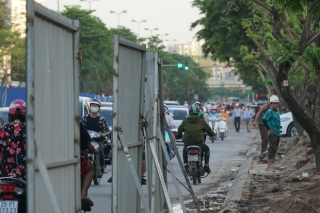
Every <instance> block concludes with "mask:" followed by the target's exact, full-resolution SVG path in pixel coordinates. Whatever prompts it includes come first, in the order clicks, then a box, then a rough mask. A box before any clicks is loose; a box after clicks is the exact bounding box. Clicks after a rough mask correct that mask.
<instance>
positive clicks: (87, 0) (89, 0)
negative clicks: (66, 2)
mask: <svg viewBox="0 0 320 213" xmlns="http://www.w3.org/2000/svg"><path fill="white" fill-rule="evenodd" d="M80 1H85V2H88V3H89V10H91V2H93V1H98V0H80Z"/></svg>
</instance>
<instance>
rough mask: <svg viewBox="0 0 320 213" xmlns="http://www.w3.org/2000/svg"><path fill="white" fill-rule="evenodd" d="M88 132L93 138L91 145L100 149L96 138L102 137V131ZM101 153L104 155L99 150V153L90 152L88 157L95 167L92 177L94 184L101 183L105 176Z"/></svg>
mask: <svg viewBox="0 0 320 213" xmlns="http://www.w3.org/2000/svg"><path fill="white" fill-rule="evenodd" d="M88 133H89V135H90V137H91V139H92V141H91V145H92V146H93V147H94V148H95V149H97V150H99V143H98V142H97V141H95V139H97V138H100V137H101V133H99V132H95V131H92V130H88ZM100 155H103V153H100V152H99V153H98V154H92V153H89V154H88V157H89V159H90V160H91V161H92V163H93V167H94V174H93V178H92V180H93V183H94V185H99V184H100V179H101V178H102V176H103V173H102V171H101V165H100Z"/></svg>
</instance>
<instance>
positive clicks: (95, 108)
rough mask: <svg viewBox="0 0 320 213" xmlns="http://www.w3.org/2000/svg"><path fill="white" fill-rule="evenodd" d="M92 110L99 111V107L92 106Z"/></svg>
mask: <svg viewBox="0 0 320 213" xmlns="http://www.w3.org/2000/svg"><path fill="white" fill-rule="evenodd" d="M90 110H91V112H93V113H96V112H98V111H99V107H90Z"/></svg>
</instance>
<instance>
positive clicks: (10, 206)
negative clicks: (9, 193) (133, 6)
mask: <svg viewBox="0 0 320 213" xmlns="http://www.w3.org/2000/svg"><path fill="white" fill-rule="evenodd" d="M0 213H18V201H12V200H11V201H3V200H1V201H0Z"/></svg>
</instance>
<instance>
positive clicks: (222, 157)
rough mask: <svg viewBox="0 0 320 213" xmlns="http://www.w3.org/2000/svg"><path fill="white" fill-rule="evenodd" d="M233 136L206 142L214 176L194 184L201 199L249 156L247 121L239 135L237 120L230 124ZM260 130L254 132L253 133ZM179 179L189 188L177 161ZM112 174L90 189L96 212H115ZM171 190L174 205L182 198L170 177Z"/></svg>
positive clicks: (185, 195)
mask: <svg viewBox="0 0 320 213" xmlns="http://www.w3.org/2000/svg"><path fill="white" fill-rule="evenodd" d="M227 123H228V129H229V135H228V137H227V138H225V139H224V140H223V141H222V140H221V139H218V140H217V141H215V142H214V143H211V141H210V140H207V141H206V143H207V145H208V146H209V148H210V156H211V157H210V169H211V174H210V175H209V176H208V177H207V178H204V179H202V183H201V184H198V185H196V186H194V185H192V187H193V190H194V192H195V193H196V195H197V196H200V195H201V194H203V193H205V192H206V191H210V189H212V188H213V187H215V186H217V185H218V184H219V183H220V182H222V181H224V180H225V178H226V176H227V175H230V173H232V172H233V171H235V170H236V169H237V168H238V167H239V166H240V165H241V162H242V161H243V160H244V159H245V156H244V155H243V154H239V152H240V153H245V152H244V150H246V149H247V148H248V147H247V144H248V143H249V142H250V138H251V133H247V130H246V126H245V122H241V129H240V132H239V133H236V132H235V128H234V125H233V120H232V119H231V120H229V121H228V122H227ZM253 131H257V130H256V129H252V131H251V132H253ZM182 148H183V147H182V146H180V147H179V153H180V155H181V156H182ZM171 162H172V165H173V168H174V171H175V174H176V177H177V178H178V179H179V180H180V181H181V182H182V183H184V184H185V185H186V183H185V180H184V176H183V175H182V172H181V169H180V166H179V163H178V160H177V158H174V159H172V160H171ZM107 171H108V174H106V175H104V176H103V177H102V179H101V181H100V185H98V186H95V185H93V184H92V185H91V186H90V188H89V193H88V196H89V197H90V199H91V200H93V202H94V206H93V207H92V211H91V212H92V213H105V212H111V184H110V183H108V182H107V180H108V179H109V177H110V176H111V166H110V165H108V167H107ZM168 189H169V194H170V197H171V201H172V203H173V204H174V203H177V202H178V195H177V193H176V191H175V187H174V184H173V181H172V178H171V175H170V174H168ZM180 190H181V193H182V195H183V197H184V199H185V200H187V199H190V193H189V192H188V191H187V190H186V189H185V188H184V187H183V186H180Z"/></svg>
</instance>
